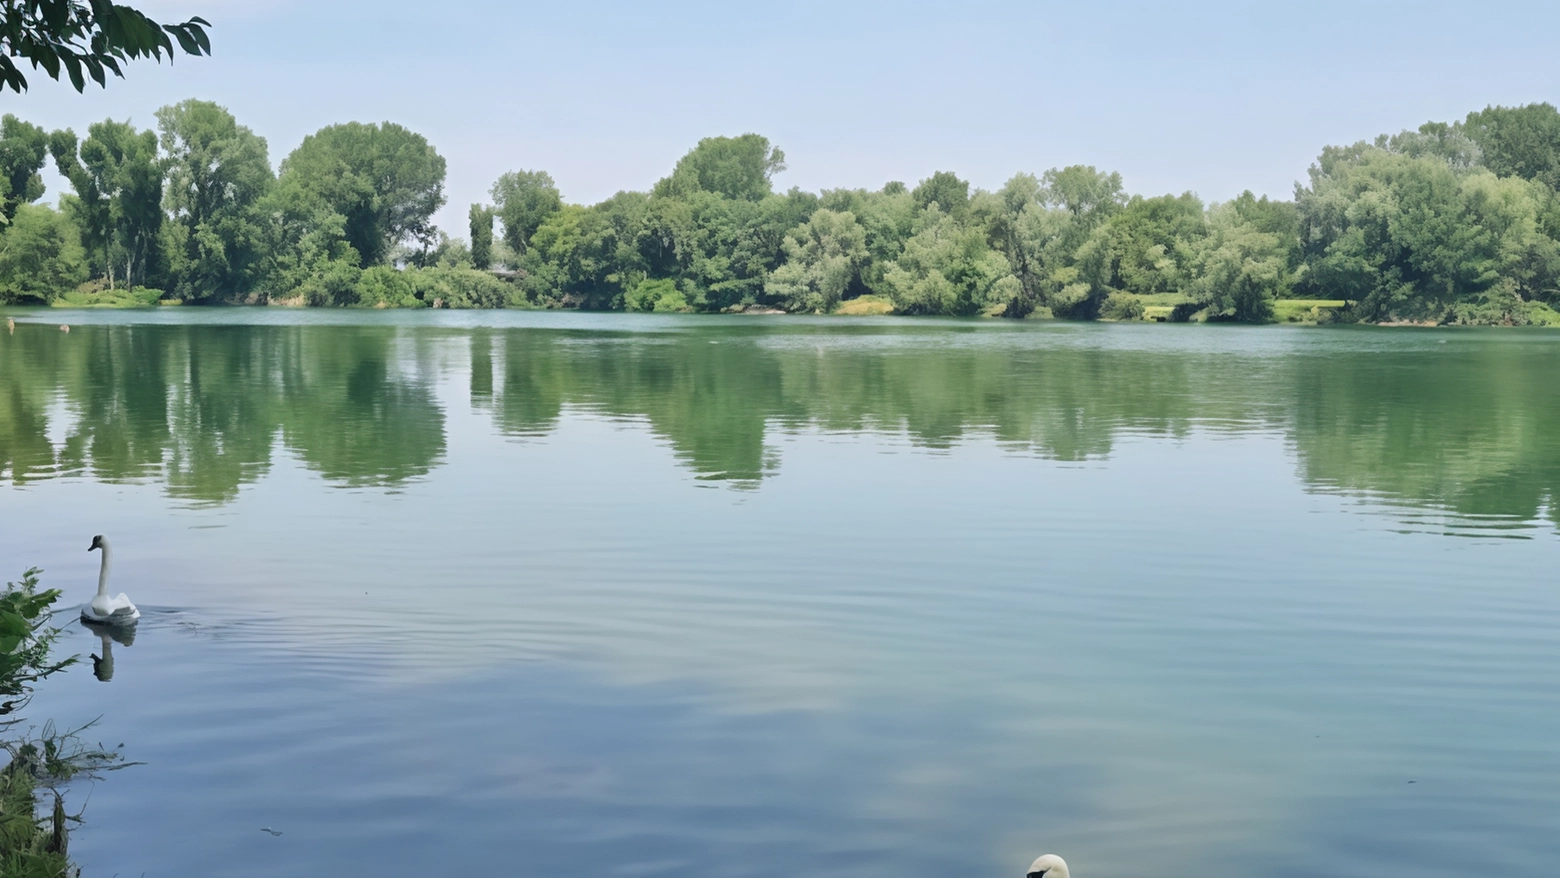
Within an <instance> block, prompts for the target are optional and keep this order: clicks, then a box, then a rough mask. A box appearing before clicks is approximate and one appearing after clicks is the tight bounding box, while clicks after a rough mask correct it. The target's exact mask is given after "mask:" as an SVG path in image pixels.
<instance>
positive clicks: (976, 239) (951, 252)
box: [883, 208, 1018, 316]
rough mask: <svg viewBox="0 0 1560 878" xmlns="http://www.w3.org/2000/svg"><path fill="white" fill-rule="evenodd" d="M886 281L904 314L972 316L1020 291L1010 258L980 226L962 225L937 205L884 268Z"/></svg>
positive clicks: (925, 214)
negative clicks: (988, 240)
mask: <svg viewBox="0 0 1560 878" xmlns="http://www.w3.org/2000/svg"><path fill="white" fill-rule="evenodd" d="M883 283H884V285H885V286H886V287H887V288H888V293H889V296H890V297H891V298H892V299H893V301H894V308H895V309H896V310H898V311H899V312H900V313H903V314H948V315H955V316H968V315H972V314H977V313H979V312H980V311H981V310H982V309H984V308H985V307H987V306H988V305H990V304H992V303H993V302H1005V301H1007V300H1008V299H1010V298H1012V297H1013V296H1014V295H1016V294H1017V287H1018V280H1017V279H1016V278H1014V277H1013V275H1012V273H1011V272H1010V270H1009V267H1008V264H1007V260H1006V259H1004V258H1003V257H1002V255H1001V254H1000V253H997V252H995V251H993V250H992V249H991V248H990V247H989V246H987V243H986V236H985V234H984V233H983V232H982V231H981V230H980V229H978V228H971V227H967V226H962V225H960V224H959V223H958V222H956V221H955V220H954V219H953V217H951V216H949V215H948V214H945V213H943V212H942V211H941V210H939V209H937V208H929V209H928V210H926V211H924V212H923V214H922V219H921V221H920V229H919V231H917V232H916V234H915V235H913V236H912V237H911V238H910V239H909V240H908V241H906V242H905V248H904V252H902V253H901V254H900V255H899V258H898V259H896V260H895V261H894V264H893V265H891V266H889V267H888V269H887V270H886V271H885V272H884V276H883Z"/></svg>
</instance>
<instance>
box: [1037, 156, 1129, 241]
mask: <svg viewBox="0 0 1560 878" xmlns="http://www.w3.org/2000/svg"><path fill="white" fill-rule="evenodd" d="M1040 183H1041V188H1040V192H1039V198H1040V201H1041V202H1042V203H1043V204H1045V205H1047V206H1049V207H1058V208H1061V209H1063V210H1066V211H1067V212H1068V213H1070V214H1072V215H1073V216H1075V217H1078V218H1080V219H1084V218H1088V219H1090V220H1091V221H1092V222H1091V223H1089V224H1087V225H1088V229H1089V230H1090V231H1092V229H1093V227H1094V226H1097V225H1098V224H1099V223H1100V222H1103V221H1104V220H1105V219H1108V218H1109V217H1110V216H1111V214H1113V213H1115V212H1116V210H1118V209H1119V208H1121V207H1122V206H1123V205H1125V204H1126V203H1127V196H1126V194H1125V191H1124V190H1123V188H1122V185H1121V175H1120V174H1118V173H1116V172H1114V171H1112V172H1110V173H1105V172H1102V171H1097V170H1095V169H1094V167H1093V166H1092V165H1069V166H1067V167H1065V168H1052V169H1051V170H1049V171H1046V172H1045V176H1043V177H1042V178H1041V179H1040Z"/></svg>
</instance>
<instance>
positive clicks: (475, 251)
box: [467, 204, 493, 270]
mask: <svg viewBox="0 0 1560 878" xmlns="http://www.w3.org/2000/svg"><path fill="white" fill-rule="evenodd" d="M467 216H468V217H469V219H470V221H471V264H472V266H473V267H474V268H478V269H482V270H486V269H487V267H488V266H490V265H492V264H493V208H491V207H488V206H487V205H485V204H473V205H472V206H471V210H470V211H469V212H468V213H467Z"/></svg>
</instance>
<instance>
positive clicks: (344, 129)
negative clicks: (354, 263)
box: [277, 122, 445, 267]
mask: <svg viewBox="0 0 1560 878" xmlns="http://www.w3.org/2000/svg"><path fill="white" fill-rule="evenodd" d="M444 177H445V163H444V158H443V157H442V156H440V155H439V153H438V152H437V151H436V150H435V149H434V148H433V147H432V146H431V145H429V143H428V140H427V138H425V137H423V136H422V135H421V134H417V133H415V132H412V131H409V130H407V129H406V128H403V127H402V126H400V125H397V124H395V123H393V122H385V123H383V124H378V125H367V124H363V123H360V122H348V123H346V124H343V125H331V126H328V127H325V128H321V129H320V130H319V131H317V132H315V133H314V134H311V135H309V136H308V137H305V138H304V139H303V143H301V144H299V146H298V148H297V149H295V150H293V152H292V154H291V155H289V156H288V157H287V158H286V159H285V160H283V161H282V165H281V173H280V175H279V177H278V181H277V185H278V188H279V189H295V190H298V192H299V193H300V195H301V200H302V201H304V202H305V203H308V202H313V203H314V204H315V205H316V208H315V212H316V213H319V214H328V213H334V214H339V215H340V216H341V217H342V218H343V219H344V220H345V222H344V223H343V229H344V234H345V235H346V239H347V242H348V243H349V244H351V245H352V249H353V250H355V251H356V252H357V254H358V258H359V260H360V264H361V265H362V266H364V267H366V266H369V265H377V264H379V263H381V262H384V261H385V260H386V258H387V257H388V256H389V254H390V252H391V250H392V249H393V248H394V247H395V246H396V245H398V244H400V243H402V242H405V241H412V242H415V243H416V244H417V245H420V246H422V247H424V248H426V247H428V246H430V245H431V244H432V243H433V242H434V240H435V239H436V237H437V235H436V232H435V229H434V226H433V214H434V212H435V211H437V210H438V209H439V208H441V207H443V206H444V202H445V197H444Z"/></svg>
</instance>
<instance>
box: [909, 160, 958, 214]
mask: <svg viewBox="0 0 1560 878" xmlns="http://www.w3.org/2000/svg"><path fill="white" fill-rule="evenodd" d="M910 197H911V198H914V199H915V206H916V207H919V208H921V209H922V210H925V209H926V208H928V207H930V206H932V205H933V204H935V205H937V206H938V207H940V208H942V210H943V212H944V213H947V214H950V215H952V216H953V217H955V218H960V217H963V216H964V208H965V207H967V206H968V205H969V203H970V184H969V181H968V180H960V179H959V178H958V176H957V175H956V174H954V173H953V172H952V171H938V172H937V173H935V174H933V175H931V176H930V177H928V178H926V179H925V180H922V181H921V183H920V185H918V186H916V187H915V189H913V190H912V191H911V192H910Z"/></svg>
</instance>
